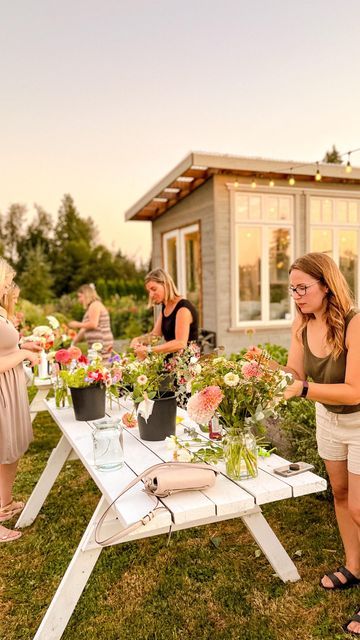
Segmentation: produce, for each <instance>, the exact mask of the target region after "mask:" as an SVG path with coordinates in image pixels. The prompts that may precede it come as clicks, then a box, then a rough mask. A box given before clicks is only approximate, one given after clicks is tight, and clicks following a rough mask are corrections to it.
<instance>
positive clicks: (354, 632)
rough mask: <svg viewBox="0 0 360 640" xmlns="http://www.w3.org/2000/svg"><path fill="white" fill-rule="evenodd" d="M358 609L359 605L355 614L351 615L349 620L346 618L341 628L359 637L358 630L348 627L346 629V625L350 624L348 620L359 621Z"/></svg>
mask: <svg viewBox="0 0 360 640" xmlns="http://www.w3.org/2000/svg"><path fill="white" fill-rule="evenodd" d="M359 611H360V606H359V607H358V608H357V610H356V613H355V615H353V617H352V618H350V620H348V621H347V622H345V624H343V626H342V628H343V630H344V631H345V633H351V634H352V635H353V636H359V637H360V631H359V632H357V631H350V629H348V626H349V624H350V622H360V615H359V613H358V612H359Z"/></svg>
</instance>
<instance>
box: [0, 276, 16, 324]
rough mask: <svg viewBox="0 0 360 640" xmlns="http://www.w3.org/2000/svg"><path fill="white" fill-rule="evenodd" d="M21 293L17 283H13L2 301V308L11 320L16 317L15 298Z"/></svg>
mask: <svg viewBox="0 0 360 640" xmlns="http://www.w3.org/2000/svg"><path fill="white" fill-rule="evenodd" d="M19 293H20V287H19V285H18V284H16V282H12V283H11V287H10V289H9V291H8V292H7V293H5V295H4V297H3V299H2V306H3V307H4V309H5V310H6V312H7V314H8V317H9V318H12V317H13V316H14V315H15V298H16V296H17V295H19Z"/></svg>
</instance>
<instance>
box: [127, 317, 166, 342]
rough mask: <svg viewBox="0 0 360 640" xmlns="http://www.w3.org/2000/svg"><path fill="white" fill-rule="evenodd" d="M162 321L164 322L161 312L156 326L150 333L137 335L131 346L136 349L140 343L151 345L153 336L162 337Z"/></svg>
mask: <svg viewBox="0 0 360 640" xmlns="http://www.w3.org/2000/svg"><path fill="white" fill-rule="evenodd" d="M161 322H162V313H160V314H159V316H158V318H157V320H156V322H155V324H154V328H153V329H152V330H151V331H150V332H149V333H144V335H142V336H137V337H136V338H133V339H132V340H131V342H130V347H131V348H132V349H135V348H136V347H138V346H139V345H149V344H151V338H160V337H161V336H162V331H161Z"/></svg>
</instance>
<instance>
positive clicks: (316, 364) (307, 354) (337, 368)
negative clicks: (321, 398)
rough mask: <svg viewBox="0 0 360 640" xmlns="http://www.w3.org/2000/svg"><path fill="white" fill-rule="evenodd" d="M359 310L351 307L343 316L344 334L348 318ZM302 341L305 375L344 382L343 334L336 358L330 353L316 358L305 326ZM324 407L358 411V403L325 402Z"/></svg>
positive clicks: (344, 411)
mask: <svg viewBox="0 0 360 640" xmlns="http://www.w3.org/2000/svg"><path fill="white" fill-rule="evenodd" d="M357 313H359V311H358V310H357V309H352V310H351V311H349V313H348V315H347V316H346V318H345V335H346V330H347V327H348V324H349V322H350V320H351V319H352V318H353V317H354V316H355V315H356V314H357ZM302 341H303V345H304V369H305V375H306V377H310V378H312V379H313V380H314V382H319V383H320V384H341V383H344V382H345V371H346V357H347V349H346V347H345V336H344V351H343V352H342V353H341V354H340V356H339V357H338V358H337V360H334V358H333V357H332V355H331V354H330V355H328V356H325V358H318V357H317V356H314V354H313V353H311V351H310V349H309V345H308V341H307V327H305V328H304V330H303V332H302ZM322 404H323V405H324V407H325V408H326V409H327V410H328V411H331V413H355V412H356V411H360V404H356V405H354V404H352V405H349V404H347V405H346V404H344V405H334V404H325V403H322Z"/></svg>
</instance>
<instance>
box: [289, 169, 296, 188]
mask: <svg viewBox="0 0 360 640" xmlns="http://www.w3.org/2000/svg"><path fill="white" fill-rule="evenodd" d="M292 170H293V168H292V167H291V169H290V171H292ZM288 183H289V185H290V187H293V186H294V184H295V178H294V176H293V175H290V176H289V179H288Z"/></svg>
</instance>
